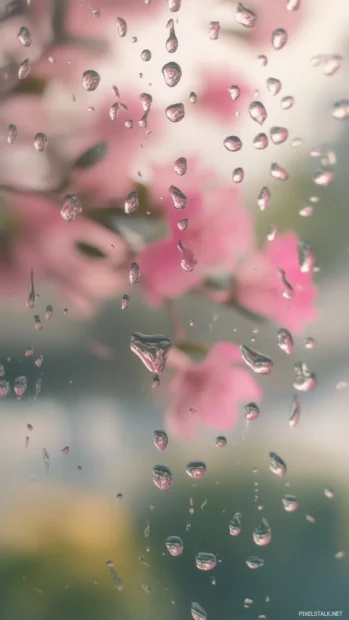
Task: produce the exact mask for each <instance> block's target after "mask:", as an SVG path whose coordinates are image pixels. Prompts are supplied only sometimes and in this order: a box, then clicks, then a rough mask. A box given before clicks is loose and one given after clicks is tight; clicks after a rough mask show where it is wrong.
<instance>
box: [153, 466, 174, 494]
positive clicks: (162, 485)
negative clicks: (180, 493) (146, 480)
mask: <svg viewBox="0 0 349 620" xmlns="http://www.w3.org/2000/svg"><path fill="white" fill-rule="evenodd" d="M153 482H154V484H155V485H156V486H157V487H158V489H160V490H161V491H167V489H169V488H170V486H171V484H172V473H171V471H170V470H169V468H168V467H165V465H155V467H154V469H153Z"/></svg>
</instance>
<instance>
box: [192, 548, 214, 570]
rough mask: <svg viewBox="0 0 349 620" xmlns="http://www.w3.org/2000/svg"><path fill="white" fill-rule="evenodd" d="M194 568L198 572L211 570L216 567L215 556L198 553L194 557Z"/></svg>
mask: <svg viewBox="0 0 349 620" xmlns="http://www.w3.org/2000/svg"><path fill="white" fill-rule="evenodd" d="M195 563H196V568H198V569H199V570H205V571H206V570H213V569H214V568H215V567H216V565H217V559H216V556H215V555H213V553H205V552H202V551H201V552H200V553H198V554H197V555H196V557H195Z"/></svg>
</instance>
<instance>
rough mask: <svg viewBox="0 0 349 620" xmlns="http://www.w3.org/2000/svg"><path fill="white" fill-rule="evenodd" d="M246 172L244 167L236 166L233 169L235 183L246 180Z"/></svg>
mask: <svg viewBox="0 0 349 620" xmlns="http://www.w3.org/2000/svg"><path fill="white" fill-rule="evenodd" d="M244 176H245V173H244V171H243V168H235V170H233V181H234V183H241V182H242V181H243V180H244Z"/></svg>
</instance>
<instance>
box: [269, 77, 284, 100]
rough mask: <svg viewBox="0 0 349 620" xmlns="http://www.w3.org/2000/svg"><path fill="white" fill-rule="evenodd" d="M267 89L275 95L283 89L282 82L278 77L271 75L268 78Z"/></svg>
mask: <svg viewBox="0 0 349 620" xmlns="http://www.w3.org/2000/svg"><path fill="white" fill-rule="evenodd" d="M267 89H268V91H269V92H270V94H271V95H273V96H274V97H275V95H277V94H278V93H279V92H280V90H281V82H280V80H278V79H277V78H273V77H270V78H268V79H267Z"/></svg>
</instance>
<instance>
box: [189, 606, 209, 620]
mask: <svg viewBox="0 0 349 620" xmlns="http://www.w3.org/2000/svg"><path fill="white" fill-rule="evenodd" d="M190 611H191V615H192V618H193V620H207V613H206V611H205V610H204V608H203V607H201V605H199V603H192V604H191V609H190Z"/></svg>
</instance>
